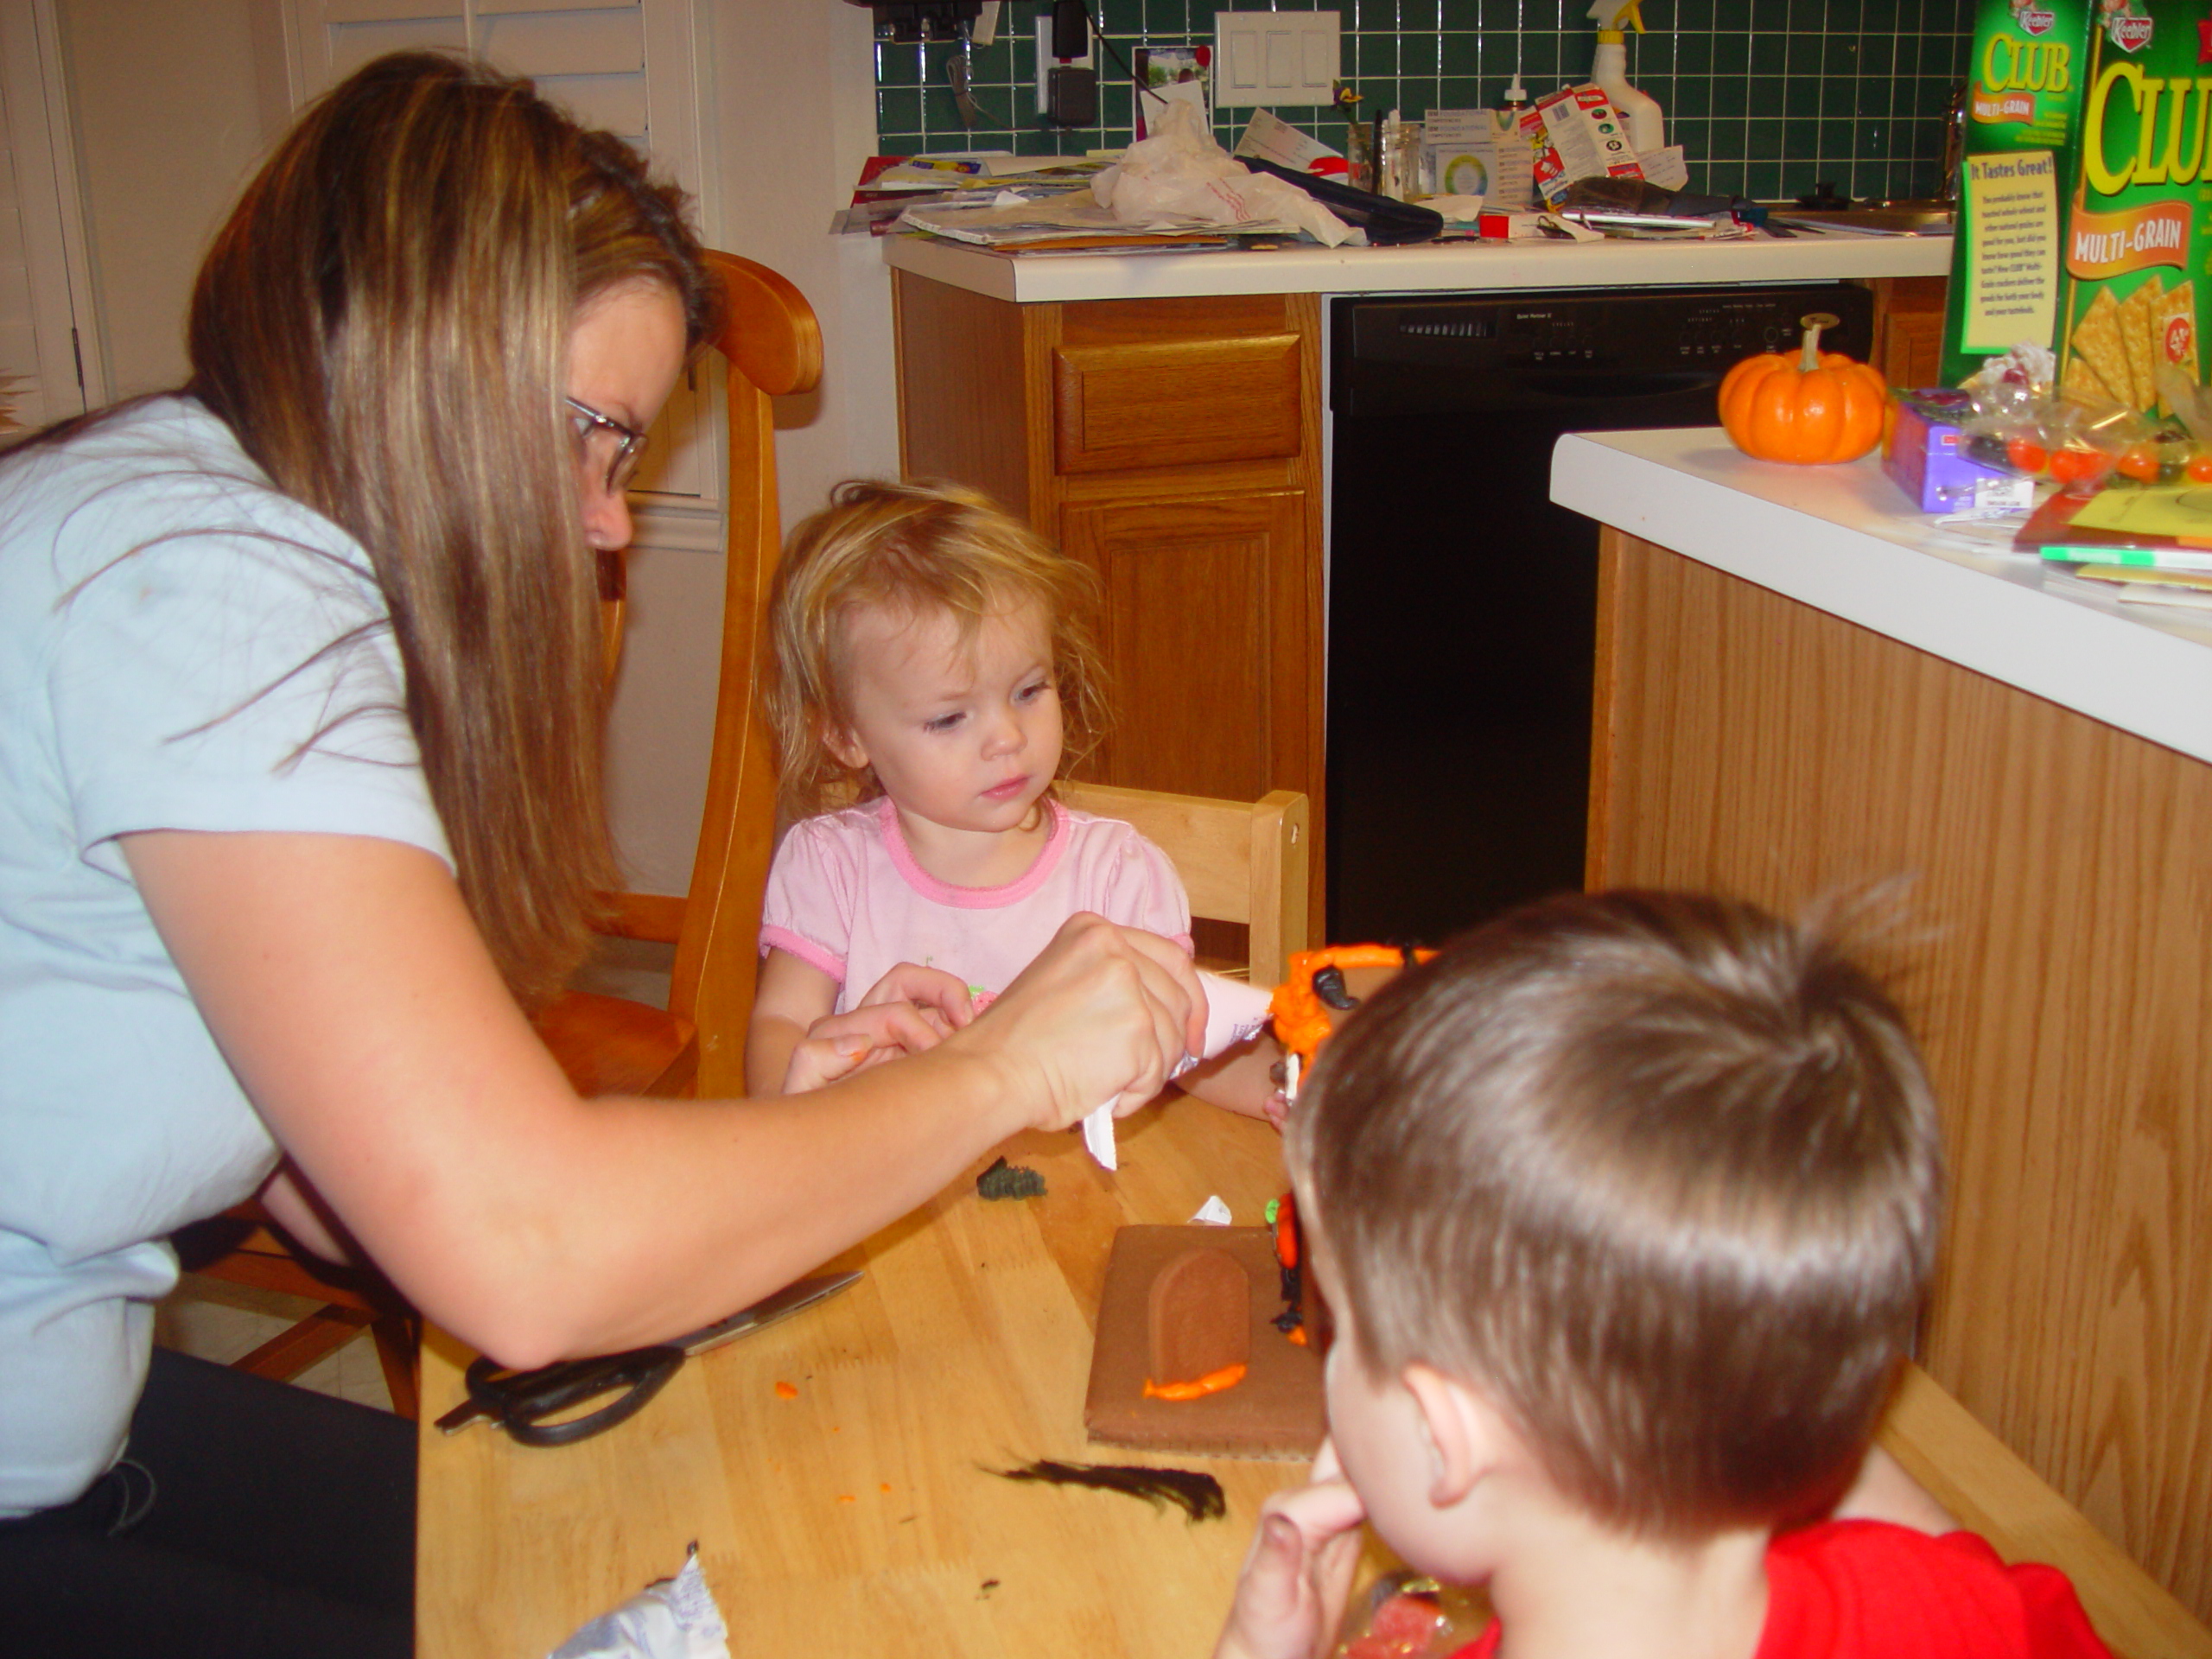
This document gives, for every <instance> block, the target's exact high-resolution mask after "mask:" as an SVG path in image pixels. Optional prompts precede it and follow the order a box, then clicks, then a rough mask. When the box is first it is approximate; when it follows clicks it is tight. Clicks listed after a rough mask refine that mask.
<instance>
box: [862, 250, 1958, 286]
mask: <svg viewBox="0 0 2212 1659" xmlns="http://www.w3.org/2000/svg"><path fill="white" fill-rule="evenodd" d="M883 257H884V258H885V260H886V261H887V262H888V263H889V264H891V265H892V267H893V269H895V270H905V271H911V272H912V273H913V274H914V275H916V276H918V277H929V278H931V280H932V281H935V282H939V283H948V284H950V286H952V287H955V288H963V289H968V290H969V292H970V293H975V294H981V295H985V296H988V297H990V298H992V299H998V300H1012V301H1014V302H1018V303H1021V304H1030V303H1033V302H1039V301H1052V300H1134V299H1176V298H1191V297H1196V296H1209V295H1233V294H1387V293H1421V292H1449V291H1465V290H1469V289H1567V288H1622V287H1628V286H1630V285H1643V286H1651V285H1658V286H1669V287H1674V286H1680V287H1693V286H1696V285H1700V284H1703V283H1802V282H1821V281H1828V280H1834V279H1835V278H1839V277H1942V276H1946V275H1948V273H1949V271H1950V269H1951V238H1949V237H1948V236H1853V235H1847V234H1842V233H1833V234H1818V235H1804V236H1797V237H1792V238H1787V239H1781V240H1777V239H1776V238H1771V237H1753V238H1746V239H1743V240H1738V241H1728V242H1628V241H1616V240H1608V241H1604V242H1541V243H1526V242H1516V243H1497V242H1489V243H1485V242H1426V243H1419V244H1416V245H1413V246H1410V247H1402V248H1324V247H1319V246H1314V245H1298V246H1293V247H1285V248H1278V249H1272V250H1256V249H1250V250H1248V249H1240V250H1236V251H1221V252H1209V253H1120V254H1116V253H1096V254H1090V253H1086V254H1050V255H1047V254H1027V255H1020V254H1007V253H998V252H994V251H988V250H986V249H982V248H974V247H969V246H966V245H962V244H960V243H956V242H950V241H945V240H943V239H940V238H932V237H923V236H888V237H886V238H883Z"/></svg>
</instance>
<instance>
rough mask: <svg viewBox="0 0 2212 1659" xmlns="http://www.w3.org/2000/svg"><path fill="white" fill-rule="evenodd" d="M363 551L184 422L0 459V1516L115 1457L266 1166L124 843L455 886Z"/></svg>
mask: <svg viewBox="0 0 2212 1659" xmlns="http://www.w3.org/2000/svg"><path fill="white" fill-rule="evenodd" d="M142 829H206V830H237V829H263V830H315V831H328V832H334V833H340V834H345V835H357V836H379V837H383V838H386V839H390V840H394V841H400V842H407V843H409V844H410V845H412V846H417V847H422V848H424V849H428V850H429V851H431V852H433V853H435V854H436V855H438V856H439V857H441V858H444V859H446V860H447V861H448V864H450V862H451V859H450V855H448V851H447V847H446V842H445V836H444V834H443V832H442V829H441V828H440V826H439V823H438V817H437V814H436V811H435V809H434V808H433V807H432V805H431V804H430V799H429V790H428V787H427V785H425V783H424V780H423V772H422V767H421V763H420V759H419V756H418V754H417V753H416V747H415V741H414V739H413V737H412V735H411V734H410V730H409V728H408V724H407V719H406V715H405V713H404V676H403V673H402V671H401V668H400V665H399V660H398V652H397V648H396V646H395V645H394V644H393V642H392V639H391V626H390V621H389V619H388V617H387V614H386V612H385V603H384V599H383V595H382V593H381V591H380V590H379V589H378V586H377V584H376V582H375V579H374V577H373V575H372V573H371V570H370V567H369V563H368V560H367V557H366V556H365V555H364V554H363V553H362V551H361V550H360V549H359V545H358V544H357V543H354V542H353V540H352V538H351V537H348V536H347V535H346V533H345V532H344V531H341V530H340V529H339V528H338V527H337V526H336V525H334V524H331V523H330V522H329V521H328V520H327V519H326V518H321V516H319V515H317V514H315V513H314V512H309V511H308V509H307V508H305V507H303V506H302V505H299V504H298V503H297V502H295V501H293V500H291V499H289V498H287V497H285V496H283V495H280V494H278V493H277V492H276V491H275V490H273V489H272V488H271V487H270V485H269V484H268V482H267V480H265V479H264V477H263V476H262V474H260V472H259V470H258V469H257V467H254V465H253V464H252V463H251V461H248V460H247V459H246V457H245V454H244V453H243V452H242V451H241V450H240V449H239V448H238V443H237V442H236V441H235V439H234V438H233V437H232V434H231V432H230V429H228V428H227V427H226V426H225V425H224V424H223V423H221V422H220V421H219V420H217V419H215V418H214V417H213V416H212V415H211V414H209V413H208V412H207V410H206V409H205V408H204V407H202V406H201V405H200V404H198V403H196V402H194V401H191V400H188V399H184V398H177V397H167V398H161V399H156V400H155V401H152V402H149V403H148V404H142V405H140V406H138V407H137V408H135V409H132V410H127V411H125V412H124V414H122V415H121V416H118V417H116V418H113V419H111V420H109V421H106V422H104V423H99V424H97V425H95V426H93V427H92V429H90V430H89V431H86V432H84V433H81V434H79V435H76V436H74V437H73V438H70V439H68V440H67V441H66V442H62V443H60V444H59V445H55V446H51V447H48V448H41V449H38V450H34V451H33V452H31V453H29V454H25V455H23V456H22V457H20V458H18V459H16V460H13V461H7V462H5V463H0V1515H9V1514H16V1513H21V1512H22V1511H25V1510H33V1509H39V1508H43V1507H46V1506H48V1505H49V1504H54V1503H64V1502H67V1501H68V1500H69V1499H71V1498H73V1497H75V1496H76V1495H77V1494H78V1493H79V1491H82V1490H83V1489H84V1487H85V1486H86V1485H87V1484H89V1483H90V1482H91V1481H92V1479H93V1478H96V1477H97V1476H98V1475H99V1473H100V1472H101V1471H103V1470H105V1468H106V1467H107V1466H108V1465H110V1464H111V1463H112V1462H113V1461H114V1459H116V1457H117V1456H118V1454H119V1453H120V1452H121V1450H122V1448H123V1442H124V1433H125V1431H126V1429H127V1427H128V1425H129V1421H130V1411H131V1408H132V1407H133V1406H134V1405H135V1404H136V1402H137V1396H138V1391H139V1389H140V1388H141V1386H142V1385H143V1381H144V1377H145V1370H146V1363H147V1355H148V1351H149V1346H150V1344H151V1340H152V1327H153V1310H152V1303H153V1302H154V1301H155V1300H156V1299H158V1298H159V1297H161V1296H162V1295H163V1294H166V1293H167V1292H168V1289H169V1288H170V1287H171V1286H172V1285H174V1284H175V1280H176V1274H177V1268H176V1260H175V1255H174V1253H173V1252H172V1251H171V1250H170V1249H169V1247H168V1243H166V1242H165V1241H166V1237H167V1235H168V1234H169V1233H170V1232H171V1231H173V1230H175V1229H176V1228H177V1227H179V1226H181V1225H182V1224H184V1223H186V1222H188V1221H193V1220H196V1219H198V1218H200V1217H205V1216H209V1215H213V1214H215V1213H216V1212H218V1211H221V1210H223V1209H224V1208H226V1207H227V1206H228V1205H232V1204H235V1203H237V1202H238V1200H239V1199H241V1198H245V1197H246V1196H247V1195H248V1194H250V1193H251V1192H253V1191H254V1190H255V1189H256V1188H257V1186H258V1185H260V1183H261V1182H262V1181H263V1180H264V1179H266V1178H267V1176H268V1175H269V1173H270V1170H271V1169H272V1168H274V1166H275V1165H276V1161H277V1146H276V1143H275V1142H274V1141H272V1140H271V1139H270V1135H269V1132H268V1131H267V1129H265V1128H264V1127H263V1126H262V1122H261V1120H260V1119H259V1117H258V1116H256V1114H255V1112H254V1110H253V1108H252V1106H251V1104H250V1103H248V1102H247V1100H246V1098H245V1095H244V1093H243V1092H242V1091H241V1090H240V1089H239V1087H238V1081H237V1079H236V1078H235V1077H233V1076H232V1073H231V1071H230V1068H229V1067H228V1066H227V1065H226V1064H225V1063H224V1061H223V1058H222V1056H221V1054H220V1053H219V1052H217V1050H216V1047H215V1045H214V1043H213V1039H211V1037H210V1036H209V1034H208V1032H207V1027H205V1026H204V1025H203V1024H202V1023H201V1021H200V1017H199V1014H198V1013H197V1011H196V1010H195V1008H194V1005H193V1002H192V999H191V997H190V995H188V993H187V991H186V990H185V988H184V985H183V982H182V981H181V978H180V977H179V976H178V973H177V969H176V967H175V963H172V962H171V961H170V960H169V957H168V952H167V951H165V950H163V949H162V943H161V940H160V938H158V937H157V936H156V933H155V931H154V928H153V925H152V924H151V922H150V921H149V919H148V917H147V914H146V911H145V907H144V906H143V904H142V903H141V902H140V899H139V896H138V892H137V888H136V887H134V886H133V885H132V883H131V880H130V871H129V868H128V867H127V865H126V864H125V862H124V858H123V855H122V853H121V851H120V849H119V848H118V845H117V842H116V837H118V836H123V835H126V834H129V833H130V832H131V831H134V830H142Z"/></svg>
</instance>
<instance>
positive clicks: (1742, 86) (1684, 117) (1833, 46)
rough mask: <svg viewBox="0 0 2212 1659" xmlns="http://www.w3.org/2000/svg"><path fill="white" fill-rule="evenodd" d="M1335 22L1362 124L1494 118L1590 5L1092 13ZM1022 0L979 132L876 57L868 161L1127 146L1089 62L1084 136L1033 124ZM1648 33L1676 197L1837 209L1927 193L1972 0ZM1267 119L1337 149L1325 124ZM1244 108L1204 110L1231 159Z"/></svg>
mask: <svg viewBox="0 0 2212 1659" xmlns="http://www.w3.org/2000/svg"><path fill="white" fill-rule="evenodd" d="M1232 9H1235V10H1248V11H1251V10H1274V11H1300V10H1334V11H1336V12H1338V13H1340V14H1341V16H1342V29H1343V52H1342V62H1343V66H1344V77H1345V79H1348V80H1350V81H1351V83H1352V85H1353V86H1356V87H1357V89H1358V91H1359V92H1360V93H1361V94H1362V103H1361V105H1360V108H1361V110H1362V111H1363V112H1365V113H1367V114H1369V115H1370V116H1371V115H1372V114H1373V113H1374V112H1375V111H1376V110H1377V109H1383V110H1389V109H1394V108H1395V109H1397V110H1400V111H1403V112H1404V114H1405V115H1406V116H1407V117H1408V118H1419V117H1420V115H1421V113H1422V111H1426V110H1428V109H1432V108H1433V109H1467V108H1472V107H1475V106H1477V105H1493V106H1495V105H1497V104H1499V103H1501V102H1502V101H1503V93H1504V91H1505V87H1506V85H1507V83H1508V82H1509V81H1510V79H1512V77H1513V74H1514V72H1515V71H1516V69H1517V70H1518V71H1519V72H1520V75H1521V79H1522V84H1523V85H1524V86H1527V87H1528V89H1529V95H1530V96H1531V97H1541V95H1542V94H1543V93H1545V92H1549V91H1551V90H1553V89H1554V88H1555V87H1557V86H1560V85H1562V84H1564V83H1566V82H1567V81H1572V80H1583V79H1587V78H1588V76H1589V73H1590V57H1591V53H1592V48H1593V46H1594V44H1595V41H1596V38H1597V37H1596V35H1595V34H1594V32H1593V29H1592V24H1591V22H1590V21H1589V17H1588V11H1589V0H1273V3H1271V4H1270V3H1267V0H1241V3H1240V4H1236V5H1232V4H1231V3H1230V0H1223V3H1220V4H1217V3H1216V0H1091V12H1092V16H1095V17H1096V18H1097V19H1098V24H1099V27H1100V28H1101V29H1104V30H1105V32H1106V35H1107V38H1108V39H1109V41H1111V42H1112V43H1113V44H1114V46H1115V47H1116V48H1119V50H1120V52H1121V54H1122V57H1123V59H1124V60H1126V59H1127V58H1128V56H1129V54H1130V52H1131V50H1132V49H1133V48H1135V47H1138V46H1141V45H1144V44H1147V43H1150V44H1154V45H1160V46H1173V45H1180V44H1184V43H1186V42H1198V43H1211V41H1212V38H1213V15H1214V13H1215V11H1216V10H1232ZM1044 10H1045V9H1044V8H1042V7H1040V6H1039V5H1038V4H1037V3H1035V0H1007V4H1006V5H1005V6H1004V7H1003V8H1002V9H1001V15H1000V24H999V38H998V39H997V41H995V42H993V44H991V45H990V46H988V47H985V48H981V49H979V50H977V51H976V52H975V53H974V54H973V55H972V60H971V68H970V72H969V85H970V86H971V88H972V91H973V95H974V99H975V102H976V105H977V106H978V111H979V116H980V118H979V120H978V123H977V124H976V127H975V128H973V129H972V130H971V129H969V128H968V127H965V126H963V124H962V123H961V118H960V112H959V110H958V108H957V105H955V103H954V99H953V94H952V89H951V86H950V84H949V82H948V81H947V79H946V70H947V67H948V65H949V64H950V61H951V60H952V59H953V58H954V56H955V55H956V54H957V53H958V51H959V49H960V48H958V47H957V45H954V44H952V43H950V42H942V41H931V42H928V43H925V44H923V45H912V44H908V45H898V44H894V43H893V42H891V41H878V42H877V43H876V48H875V79H876V134H877V142H878V144H879V146H880V150H881V152H882V153H883V154H885V155H891V156H908V155H916V154H920V153H922V152H925V151H932V150H952V149H1014V150H1015V151H1017V152H1019V153H1020V154H1023V155H1051V154H1055V153H1070V154H1076V153H1080V152H1082V151H1083V150H1084V149H1092V148H1096V147H1100V146H1110V145H1120V144H1125V143H1128V141H1129V137H1130V112H1129V111H1130V91H1129V86H1128V82H1127V80H1126V79H1122V77H1121V75H1120V72H1119V71H1118V70H1117V69H1116V67H1115V65H1114V62H1113V60H1112V58H1111V57H1110V56H1109V55H1106V54H1100V63H1099V67H1100V74H1099V113H1100V118H1101V124H1100V125H1098V126H1096V127H1085V128H1078V129H1075V130H1052V131H1047V130H1043V129H1042V128H1041V127H1040V126H1039V122H1038V118H1037V116H1036V86H1037V44H1036V40H1037V30H1036V22H1035V20H1036V18H1037V17H1038V16H1039V15H1040V14H1041V13H1042V12H1043V11H1044ZM1643 22H1644V27H1645V28H1646V29H1647V30H1649V33H1647V34H1644V35H1630V36H1629V79H1630V80H1631V81H1632V82H1634V83H1635V84H1636V85H1637V86H1639V87H1641V88H1642V89H1643V91H1645V92H1649V94H1650V95H1651V96H1652V97H1654V98H1656V99H1658V100H1659V104H1660V107H1661V108H1662V110H1663V111H1665V112H1666V117H1667V138H1668V142H1669V143H1679V144H1681V146H1682V147H1683V149H1685V151H1686V152H1687V154H1688V161H1689V170H1690V184H1691V187H1692V188H1695V189H1701V190H1713V191H1722V192H1735V193H1738V194H1743V195H1746V196H1750V197H1752V198H1754V199H1756V200H1771V199H1777V198H1781V197H1787V196H1795V195H1798V194H1802V193H1803V192H1805V191H1807V190H1809V189H1810V188H1812V187H1813V185H1814V184H1815V182H1816V181H1821V180H1833V181H1834V182H1835V185H1836V188H1838V189H1840V190H1841V191H1843V192H1844V193H1845V194H1848V195H1852V196H1925V195H1933V194H1936V189H1937V188H1938V186H1939V184H1940V182H1941V181H1940V179H1939V176H1938V175H1939V174H1940V172H1941V169H1942V152H1943V134H1942V111H1943V105H1944V103H1945V101H1946V99H1948V98H1949V96H1950V92H1951V88H1952V86H1953V84H1954V83H1955V81H1956V80H1957V79H1959V78H1960V77H1961V76H1962V75H1963V74H1964V73H1966V66H1967V54H1968V46H1969V42H1970V41H1971V38H1972V35H1973V29H1974V14H1973V10H1972V6H1971V4H1970V3H1969V0H1923V3H1916V0H1644V5H1643ZM1275 113H1276V114H1277V115H1280V116H1281V117H1282V118H1283V119H1285V120H1287V121H1289V122H1291V123H1292V124H1294V125H1296V126H1300V127H1303V128H1304V129H1306V130H1307V131H1308V132H1311V133H1313V134H1314V135H1315V136H1317V137H1319V138H1321V139H1322V140H1323V141H1324V142H1325V143H1330V144H1332V145H1334V146H1335V147H1336V148H1337V149H1343V148H1344V124H1343V123H1342V122H1341V121H1339V120H1337V119H1335V118H1334V117H1333V115H1332V112H1330V111H1326V110H1322V109H1316V108H1313V107H1310V106H1305V105H1298V106H1287V107H1284V108H1281V109H1278V110H1277V111H1275ZM1250 114H1251V111H1249V110H1242V109H1238V110H1227V111H1221V112H1219V114H1218V116H1217V121H1216V130H1217V135H1218V136H1219V137H1220V138H1221V140H1222V142H1223V143H1224V144H1229V145H1231V146H1233V145H1234V144H1235V143H1236V135H1237V134H1238V133H1240V132H1241V131H1242V130H1243V126H1244V123H1245V121H1246V120H1247V119H1248V118H1249V116H1250Z"/></svg>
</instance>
